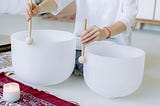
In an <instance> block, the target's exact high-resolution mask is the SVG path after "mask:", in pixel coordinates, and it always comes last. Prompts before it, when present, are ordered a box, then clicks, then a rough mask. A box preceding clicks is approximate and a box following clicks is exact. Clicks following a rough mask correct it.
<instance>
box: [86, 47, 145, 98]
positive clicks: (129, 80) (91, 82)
mask: <svg viewBox="0 0 160 106" xmlns="http://www.w3.org/2000/svg"><path fill="white" fill-rule="evenodd" d="M85 56H86V59H87V61H86V63H85V64H84V79H85V82H86V84H87V85H88V87H89V88H90V89H92V90H93V91H94V92H96V93H98V94H100V95H102V96H104V97H107V98H115V97H122V96H127V95H129V94H131V93H133V92H134V91H136V90H137V89H138V88H139V86H140V84H141V82H142V79H143V72H144V63H145V53H144V51H142V50H140V49H138V48H135V47H130V46H122V45H116V44H113V45H108V44H97V45H93V46H90V47H89V48H88V49H87V51H86V55H85Z"/></svg>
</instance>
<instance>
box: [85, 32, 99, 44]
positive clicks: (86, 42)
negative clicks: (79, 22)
mask: <svg viewBox="0 0 160 106" xmlns="http://www.w3.org/2000/svg"><path fill="white" fill-rule="evenodd" d="M98 35H99V32H96V33H94V34H93V35H91V36H90V37H88V38H87V39H84V40H82V43H83V44H88V43H92V42H94V41H96V40H97V36H98Z"/></svg>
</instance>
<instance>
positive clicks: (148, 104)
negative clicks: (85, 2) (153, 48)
mask: <svg viewBox="0 0 160 106" xmlns="http://www.w3.org/2000/svg"><path fill="white" fill-rule="evenodd" d="M73 27H74V24H73V23H64V22H53V21H45V20H41V19H40V18H34V20H33V28H34V29H57V30H66V31H70V32H73ZM21 30H27V22H26V21H25V17H24V16H11V15H6V14H0V34H3V35H11V34H12V33H14V32H17V31H21ZM156 61H158V60H156ZM153 62H154V61H153ZM159 69H160V68H159V67H158V68H157V69H153V67H149V66H148V64H147V68H146V69H145V71H146V73H145V74H144V79H143V82H142V85H141V87H140V88H139V89H138V90H137V91H136V92H135V93H133V94H132V95H129V96H127V97H123V98H117V99H107V98H104V97H102V96H100V95H97V94H95V93H94V92H92V91H91V90H90V89H89V88H88V87H87V86H86V84H85V82H84V80H83V77H79V76H75V75H72V76H71V77H70V78H69V79H67V80H66V81H64V82H63V83H61V84H57V85H52V86H47V87H42V86H36V85H31V84H28V83H26V82H24V83H25V84H27V85H30V86H32V87H34V88H37V89H40V90H44V91H48V92H49V93H51V94H54V95H56V96H58V97H60V98H63V99H65V100H69V101H76V102H78V103H79V104H80V105H81V106H160V77H158V76H160V73H159V72H158V70H159ZM151 70H155V71H151ZM157 73H158V74H157ZM12 78H14V79H17V80H19V81H21V80H20V79H19V78H17V77H16V76H12ZM22 82H23V81H22Z"/></svg>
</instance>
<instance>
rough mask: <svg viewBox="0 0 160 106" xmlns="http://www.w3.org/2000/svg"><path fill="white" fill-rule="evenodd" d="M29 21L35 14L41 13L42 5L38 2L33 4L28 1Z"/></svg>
mask: <svg viewBox="0 0 160 106" xmlns="http://www.w3.org/2000/svg"><path fill="white" fill-rule="evenodd" d="M26 11H27V14H26V15H27V21H29V20H30V19H31V18H32V17H33V16H37V15H39V14H40V11H41V9H40V6H38V5H36V4H32V6H31V5H30V4H29V3H28V5H27V9H26Z"/></svg>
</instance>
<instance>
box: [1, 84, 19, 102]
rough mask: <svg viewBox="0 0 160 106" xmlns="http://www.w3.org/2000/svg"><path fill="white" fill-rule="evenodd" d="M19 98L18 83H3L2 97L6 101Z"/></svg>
mask: <svg viewBox="0 0 160 106" xmlns="http://www.w3.org/2000/svg"><path fill="white" fill-rule="evenodd" d="M19 98H20V88H19V84H18V83H7V84H4V85H3V99H4V100H5V101H7V102H15V101H17V100H19Z"/></svg>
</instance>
